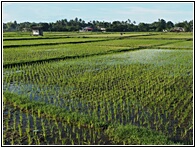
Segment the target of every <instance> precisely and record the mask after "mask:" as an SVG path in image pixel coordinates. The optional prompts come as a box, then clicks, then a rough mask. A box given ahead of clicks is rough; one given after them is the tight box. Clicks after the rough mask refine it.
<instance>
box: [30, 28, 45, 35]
mask: <svg viewBox="0 0 196 148" xmlns="http://www.w3.org/2000/svg"><path fill="white" fill-rule="evenodd" d="M32 35H34V36H39V35H41V36H43V29H42V27H39V26H33V27H32Z"/></svg>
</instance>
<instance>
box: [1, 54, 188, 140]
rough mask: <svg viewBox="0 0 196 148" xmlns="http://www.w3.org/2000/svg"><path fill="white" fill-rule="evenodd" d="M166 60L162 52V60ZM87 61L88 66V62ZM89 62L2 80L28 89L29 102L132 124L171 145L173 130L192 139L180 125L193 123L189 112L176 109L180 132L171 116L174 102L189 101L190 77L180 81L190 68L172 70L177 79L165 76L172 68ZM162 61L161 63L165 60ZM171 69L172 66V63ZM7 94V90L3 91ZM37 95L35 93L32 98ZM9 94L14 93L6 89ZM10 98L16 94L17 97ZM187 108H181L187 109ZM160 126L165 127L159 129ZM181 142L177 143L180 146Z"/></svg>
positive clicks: (42, 67)
mask: <svg viewBox="0 0 196 148" xmlns="http://www.w3.org/2000/svg"><path fill="white" fill-rule="evenodd" d="M177 53H178V54H179V56H178V57H180V56H181V54H183V53H181V54H180V52H177ZM164 54H165V53H164V52H163V54H161V55H160V57H162V56H164ZM188 54H189V55H191V52H187V55H188ZM167 56H170V59H172V58H171V57H172V55H171V54H170V53H167ZM167 56H166V57H167ZM166 57H165V59H166ZM186 58H187V59H184V61H187V60H188V58H189V56H187V57H186ZM89 59H90V61H88V60H89ZM89 59H87V60H86V59H84V60H83V61H84V62H83V61H81V59H78V60H70V63H69V61H65V62H63V61H62V62H61V63H62V65H61V64H60V63H59V62H55V63H54V64H53V63H47V62H46V63H45V64H35V65H32V66H24V67H23V66H21V67H20V68H19V69H18V67H15V69H14V68H12V69H11V70H13V71H16V70H20V71H21V72H19V73H14V74H12V73H10V74H7V76H6V75H5V80H6V81H8V82H5V83H4V84H8V85H9V82H12V83H13V84H14V86H12V87H13V88H17V86H18V85H19V86H20V87H21V86H24V88H23V89H25V88H26V86H27V85H26V84H31V87H32V88H30V93H29V96H28V97H29V98H31V99H37V100H40V101H45V102H47V103H49V104H55V105H57V106H59V105H61V107H64V108H66V109H67V110H68V111H75V112H80V113H83V114H87V115H90V116H97V117H98V118H99V120H100V121H103V122H104V123H108V124H109V123H111V122H112V123H114V122H117V123H123V124H127V123H132V124H134V125H137V126H146V127H149V128H151V129H154V130H160V131H162V132H164V133H166V134H168V136H170V138H174V139H175V137H179V135H177V136H176V135H175V134H173V133H171V132H172V131H173V129H176V132H175V133H176V134H179V131H180V134H181V135H182V137H184V138H185V139H186V142H188V141H189V142H188V143H191V138H192V137H187V136H188V135H190V133H191V132H192V131H191V129H190V130H189V132H187V131H186V132H185V129H187V128H190V127H187V125H186V126H185V124H184V123H185V122H186V120H185V119H187V118H188V119H189V120H190V121H191V120H192V119H191V117H190V116H189V117H187V114H188V113H190V109H191V108H189V110H188V111H187V112H186V111H184V110H181V109H180V108H178V109H177V108H176V109H177V110H178V111H176V113H178V114H179V113H180V114H181V115H182V116H183V115H184V118H180V117H179V118H177V117H176V118H177V119H178V120H176V122H177V123H178V124H180V126H183V127H181V128H180V130H177V128H176V127H177V126H179V125H177V124H176V123H173V122H174V119H173V117H172V116H173V114H175V113H174V112H173V111H172V110H171V109H172V107H171V106H170V105H169V104H172V103H171V102H174V101H173V100H174V99H175V98H178V99H179V100H181V101H182V100H184V101H182V102H186V99H187V95H189V96H190V97H188V98H189V99H190V100H191V99H192V96H191V94H192V79H191V77H190V76H189V75H190V74H191V73H189V75H188V76H186V75H184V74H185V73H186V72H187V70H190V69H191V65H186V63H183V62H182V63H181V64H180V65H181V68H184V67H186V68H184V69H178V68H176V69H174V70H173V72H174V73H175V75H170V74H169V75H168V74H167V73H168V71H166V70H165V69H168V67H170V66H171V67H172V65H170V64H168V65H167V64H166V66H163V65H156V64H155V66H154V65H151V64H147V65H145V64H144V65H143V64H131V65H126V64H124V65H123V64H113V65H107V64H106V65H105V63H107V61H110V60H111V59H112V56H111V58H110V59H107V60H106V59H105V60H106V61H104V62H103V63H100V62H99V63H98V62H97V60H96V59H95V58H89ZM102 60H104V58H103V59H102ZM123 60H125V59H123ZM160 60H161V59H160ZM162 60H164V57H163V58H162ZM173 60H176V59H175V58H174V59H173ZM98 61H99V59H98ZM165 61H166V60H165ZM77 62H79V63H77ZM92 62H94V63H92ZM63 63H64V64H63ZM85 63H86V64H85ZM87 63H88V64H87ZM95 63H96V64H95ZM58 64H59V65H58ZM172 64H173V65H175V63H172ZM187 66H188V67H189V68H187ZM186 69H187V70H186ZM8 71H9V69H8ZM119 71H120V72H119ZM5 72H6V70H5ZM7 73H9V72H7ZM191 75H192V74H191ZM18 82H20V83H18ZM21 82H23V83H21ZM156 84H158V85H156ZM187 84H188V85H187ZM184 86H188V87H186V93H187V94H184V89H185V87H184ZM6 88H8V87H7V86H5V89H6ZM179 88H180V89H179ZM8 90H9V88H8ZM17 90H19V89H17ZM37 90H38V92H39V93H36V91H37ZM9 91H13V90H12V89H10V90H9ZM13 92H15V93H18V92H17V91H13ZM26 92H27V91H26V90H23V91H21V92H20V93H21V94H25V93H26ZM41 92H44V94H42V93H41ZM89 92H90V94H89ZM40 93H41V95H40ZM174 94H175V95H174ZM32 95H34V96H32ZM173 95H174V96H175V97H174V96H173ZM96 98H97V99H96ZM157 99H158V102H157ZM160 102H161V103H160ZM188 102H189V101H188ZM175 103H176V102H175ZM175 103H174V104H175ZM189 103H190V102H189ZM189 103H185V105H187V104H189ZM164 105H166V106H164ZM181 106H182V105H181ZM182 108H184V109H185V108H186V107H184V106H182ZM184 112H185V113H186V115H185V114H184ZM158 113H159V114H158ZM178 121H181V122H178ZM162 125H166V126H164V127H162ZM190 125H191V124H190ZM174 131H175V130H174ZM185 133H186V134H185ZM184 134H185V135H184ZM171 135H172V136H171ZM181 139H183V138H181ZM181 139H180V138H178V140H179V141H180V140H181ZM188 139H189V140H188Z"/></svg>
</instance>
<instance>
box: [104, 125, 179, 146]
mask: <svg viewBox="0 0 196 148" xmlns="http://www.w3.org/2000/svg"><path fill="white" fill-rule="evenodd" d="M106 133H107V134H108V135H109V137H110V139H111V140H112V141H114V143H119V142H123V144H125V145H129V144H131V145H180V143H174V142H172V141H171V140H169V139H168V138H167V137H166V136H165V135H164V134H162V133H160V132H158V131H153V130H151V129H148V128H145V127H137V126H134V125H132V124H127V125H119V124H116V125H112V126H109V127H108V129H107V130H106Z"/></svg>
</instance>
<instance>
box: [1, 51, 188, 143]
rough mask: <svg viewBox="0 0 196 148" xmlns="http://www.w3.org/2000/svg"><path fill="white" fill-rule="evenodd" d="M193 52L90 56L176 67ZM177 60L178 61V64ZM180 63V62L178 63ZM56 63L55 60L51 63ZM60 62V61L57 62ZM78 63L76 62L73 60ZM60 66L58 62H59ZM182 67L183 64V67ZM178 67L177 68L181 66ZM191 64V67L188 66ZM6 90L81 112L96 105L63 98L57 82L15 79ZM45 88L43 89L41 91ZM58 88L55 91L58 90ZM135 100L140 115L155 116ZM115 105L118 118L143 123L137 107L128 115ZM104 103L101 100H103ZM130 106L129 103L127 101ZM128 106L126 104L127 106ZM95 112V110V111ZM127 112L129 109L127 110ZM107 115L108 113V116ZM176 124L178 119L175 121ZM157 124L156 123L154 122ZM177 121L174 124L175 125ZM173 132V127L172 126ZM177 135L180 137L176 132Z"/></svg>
mask: <svg viewBox="0 0 196 148" xmlns="http://www.w3.org/2000/svg"><path fill="white" fill-rule="evenodd" d="M190 53H192V51H191V50H183V51H182V50H161V49H145V50H137V51H131V52H125V53H119V54H111V55H104V56H97V57H95V58H92V57H89V58H91V62H92V64H94V63H96V64H99V65H116V64H118V65H130V64H138V63H139V64H150V65H153V66H154V67H157V66H162V65H172V66H173V68H174V69H175V68H176V65H177V66H178V65H185V66H186V65H191V64H192V63H191V62H192V61H191V60H190V59H191V58H192V54H190ZM187 56H189V57H190V59H189V60H186V59H185V58H184V57H187ZM89 58H85V59H78V60H77V61H80V60H81V63H82V64H84V65H85V64H89V61H88V60H87V59H89ZM67 62H69V60H66V61H61V63H67ZM176 63H177V64H176ZM178 63H180V64H178ZM51 64H53V63H51ZM54 64H56V62H55V63H54ZM73 64H74V63H73ZM64 65H65V64H63V65H61V64H59V66H64ZM56 66H58V64H57V65H56ZM179 68H180V67H179ZM179 68H178V67H177V68H176V69H179ZM188 68H189V67H188ZM102 70H103V69H102V68H94V69H91V67H90V68H88V69H86V71H87V72H88V71H89V72H91V71H102ZM20 72H22V70H18V71H16V72H15V73H20ZM9 74H10V75H12V74H14V73H13V72H10V73H9V72H8V71H6V72H5V73H4V75H9ZM174 74H175V71H174V72H173V71H172V72H170V75H174ZM74 89H75V88H71V87H70V88H68V87H67V88H65V90H64V93H65V94H69V93H71V92H72V90H74ZM3 90H4V91H5V90H8V91H10V92H14V93H17V94H19V95H20V94H25V95H27V96H28V97H29V98H30V99H32V100H36V101H44V102H46V103H49V104H54V105H56V106H58V107H63V108H66V109H67V110H68V111H78V108H80V110H79V112H81V113H86V114H88V113H89V111H88V110H90V108H91V109H93V108H92V107H93V106H90V105H88V103H87V102H85V101H84V100H82V101H81V100H80V99H79V98H74V99H73V98H66V99H64V98H61V97H57V95H58V94H59V93H58V92H59V90H60V89H59V88H58V87H56V86H51V87H38V86H36V85H33V84H23V83H20V82H19V83H14V82H12V83H11V84H3ZM50 90H52V92H50ZM41 92H43V93H41ZM54 92H55V93H54ZM129 103H132V104H134V105H135V106H137V109H138V114H139V115H140V114H142V116H141V117H140V119H141V120H144V118H145V117H146V118H147V119H149V120H151V118H152V116H150V115H149V113H148V112H147V110H148V108H146V110H145V112H144V110H142V109H144V108H141V107H140V104H137V103H134V102H129ZM110 104H111V105H110V106H109V108H108V110H111V112H112V118H113V119H117V120H118V119H119V120H118V121H119V122H121V123H124V124H126V123H127V122H130V121H131V122H132V123H133V124H134V125H140V121H135V119H136V118H135V116H134V114H135V113H136V110H134V109H133V108H132V109H129V108H127V111H129V112H130V115H129V117H127V116H126V115H125V116H123V115H122V114H121V113H117V114H116V115H115V116H114V114H115V113H114V109H113V106H112V103H110ZM136 104H137V105H136ZM99 106H100V104H99ZM99 106H98V110H97V114H98V116H99V117H100V116H101V115H100V107H99ZM123 106H126V105H123ZM118 108H119V110H120V109H121V106H118ZM125 109H126V107H125ZM91 113H92V112H91ZM125 113H126V112H125ZM90 115H92V114H90ZM122 116H123V118H124V120H122V118H121V117H122ZM106 118H107V117H106ZM162 118H163V120H166V119H165V118H166V117H165V115H163V117H162ZM174 124H175V123H174ZM152 126H153V125H152ZM172 126H173V125H171V127H172ZM169 130H170V132H171V129H169ZM176 139H177V140H178V137H177V136H176ZM177 140H176V141H177Z"/></svg>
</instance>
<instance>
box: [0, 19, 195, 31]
mask: <svg viewBox="0 0 196 148" xmlns="http://www.w3.org/2000/svg"><path fill="white" fill-rule="evenodd" d="M32 26H42V27H43V31H78V30H80V29H82V28H84V27H87V26H88V27H92V28H93V30H94V31H97V30H99V28H106V30H107V31H109V32H131V31H134V32H139V31H142V32H149V31H153V32H154V31H156V32H160V31H163V30H168V31H169V30H170V29H172V28H173V27H183V28H184V29H185V31H186V32H190V31H192V30H193V20H191V21H190V22H187V21H183V22H179V23H176V24H174V23H173V22H171V21H167V22H166V21H165V20H164V19H158V21H155V22H153V23H151V24H149V23H144V22H141V23H139V24H138V25H136V22H135V21H132V20H130V19H128V20H126V21H113V22H104V21H97V20H93V21H90V22H85V21H84V20H82V19H78V18H77V17H76V18H75V19H71V20H69V21H68V20H67V19H62V20H58V21H56V22H55V23H47V22H40V23H34V22H33V23H30V22H23V23H17V22H16V21H14V22H8V23H3V31H30V30H31V27H32Z"/></svg>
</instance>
